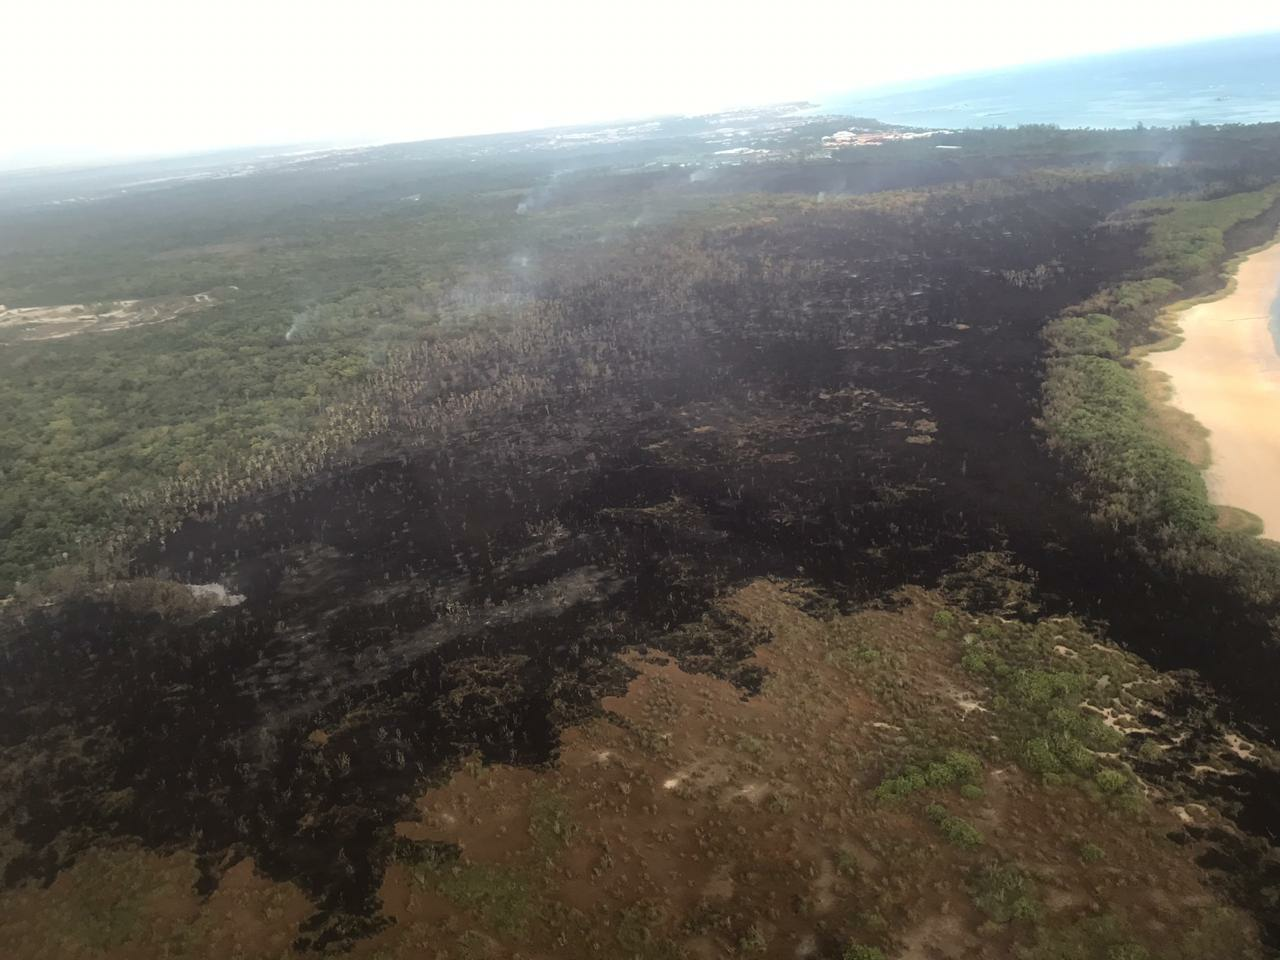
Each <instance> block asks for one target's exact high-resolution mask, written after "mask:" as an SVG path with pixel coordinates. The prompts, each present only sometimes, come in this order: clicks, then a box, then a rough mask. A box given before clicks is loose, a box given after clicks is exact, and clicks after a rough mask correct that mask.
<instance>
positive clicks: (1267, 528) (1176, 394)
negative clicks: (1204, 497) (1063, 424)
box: [1147, 243, 1280, 538]
mask: <svg viewBox="0 0 1280 960" xmlns="http://www.w3.org/2000/svg"><path fill="white" fill-rule="evenodd" d="M1277 296H1280V243H1275V244H1273V245H1272V246H1270V247H1268V248H1266V249H1265V250H1262V251H1260V252H1258V253H1255V254H1254V255H1253V256H1251V257H1249V258H1248V259H1247V260H1245V261H1244V262H1243V263H1242V264H1241V265H1240V268H1239V270H1238V271H1237V273H1236V288H1235V290H1234V291H1232V292H1231V293H1230V294H1229V295H1227V296H1225V297H1223V298H1222V299H1220V300H1214V301H1212V302H1210V303H1201V304H1196V305H1195V306H1192V307H1189V308H1187V309H1186V310H1184V311H1182V313H1181V314H1179V316H1178V317H1177V322H1178V324H1179V326H1180V327H1181V328H1182V333H1183V336H1184V338H1185V340H1184V342H1183V343H1182V345H1181V346H1179V347H1178V348H1177V349H1176V350H1171V351H1167V352H1164V353H1153V354H1150V355H1149V356H1148V357H1147V359H1148V361H1149V362H1150V363H1151V365H1152V367H1153V368H1155V369H1156V370H1158V371H1160V372H1162V373H1165V374H1167V375H1168V376H1169V378H1170V383H1171V385H1172V387H1173V397H1172V402H1173V404H1174V405H1175V406H1177V407H1179V408H1181V409H1183V410H1185V411H1187V412H1188V413H1190V414H1191V415H1192V416H1194V417H1195V418H1196V419H1197V420H1199V421H1200V422H1201V423H1202V424H1204V426H1205V427H1206V428H1207V429H1208V431H1209V447H1210V450H1211V452H1212V456H1213V462H1212V464H1211V465H1210V467H1209V469H1208V470H1207V471H1206V474H1205V478H1206V480H1207V481H1208V484H1209V496H1210V498H1211V499H1212V500H1213V501H1214V502H1215V503H1222V504H1226V505H1229V506H1233V507H1242V508H1243V509H1245V510H1248V511H1250V512H1251V513H1255V514H1257V515H1258V516H1259V517H1261V518H1262V522H1263V525H1264V535H1266V536H1268V537H1271V538H1280V355H1277V352H1276V345H1275V343H1274V341H1273V340H1272V337H1271V332H1270V329H1269V324H1270V314H1271V308H1272V304H1273V303H1274V302H1275V300H1276V298H1277Z"/></svg>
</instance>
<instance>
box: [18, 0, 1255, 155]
mask: <svg viewBox="0 0 1280 960" xmlns="http://www.w3.org/2000/svg"><path fill="white" fill-rule="evenodd" d="M6 7H7V9H6V12H5V13H4V15H3V20H2V21H0V22H2V25H3V33H4V37H5V43H4V51H5V52H4V60H5V67H6V69H5V74H6V80H5V84H4V92H3V94H0V96H2V97H3V101H0V165H8V166H13V165H15V164H16V163H20V162H49V161H55V162H56V161H69V160H75V159H91V158H98V157H104V156H129V155H134V156H136V155H145V154H152V153H161V152H177V151H183V150H196V149H206V148H212V147H219V146H232V145H247V144H262V143H288V142H299V141H333V140H344V141H367V140H380V139H382V140H385V139H411V138H416V137H426V136H439V135H449V134H459V133H473V132H481V131H486V130H501V129H523V128H529V127H537V126H544V125H548V124H556V123H570V122H580V121H590V120H604V119H609V118H615V117H627V116H639V115H647V114H653V113H660V112H669V111H680V112H694V111H699V110H710V109H717V108H721V107H728V106H734V105H741V104H748V103H759V102H764V101H776V100H781V99H798V98H805V97H811V96H814V95H815V94H817V93H820V92H824V91H837V90H849V89H854V88H857V87H861V86H868V85H875V84H879V83H886V82H892V81H897V80H902V79H909V78H913V77H920V76H929V75H935V74H940V73H951V72H959V71H964V70H970V69H977V68H982V67H989V66H999V65H1006V64H1013V63H1024V62H1030V61H1034V60H1040V59H1046V58H1051V57H1058V56H1066V55H1071V54H1076V53H1087V52H1097V51H1101V50H1113V49H1123V48H1129V47H1138V46H1149V45H1155V44H1162V43H1173V42H1178V41H1182V40H1189V39H1197V38H1199V37H1202V36H1209V35H1213V36H1225V35H1232V34H1239V33H1249V32H1260V31H1262V30H1267V29H1280V4H1277V3H1275V2H1274V0H1237V2H1235V3H1233V4H1229V5H1226V6H1224V7H1221V8H1214V9H1213V10H1212V12H1211V17H1208V16H1206V13H1205V9H1206V8H1205V6H1204V4H1203V2H1202V0H1200V2H1196V3H1192V2H1190V0H1164V2H1162V3H1160V4H1159V5H1156V4H1153V3H1151V2H1149V0H1142V2H1125V0H1075V2H1072V3H1070V4H1029V3H1026V2H1025V0H972V2H969V3H958V2H955V0H947V2H936V3H935V2H889V0H885V2H877V3H875V4H871V5H867V4H857V3H856V2H854V0H777V2H770V3H753V2H749V0H643V2H635V0H632V2H630V3H626V4H621V3H611V2H607V0H553V2H546V3H537V2H533V0H526V2H493V0H471V2H468V0H449V2H417V3H412V2H402V0H349V2H334V0H308V2H297V0H202V2H192V0H161V2H154V0H42V2H40V3H23V2H21V0H8V3H7V4H6ZM1157 11H1158V12H1157Z"/></svg>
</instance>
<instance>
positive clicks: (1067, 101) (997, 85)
mask: <svg viewBox="0 0 1280 960" xmlns="http://www.w3.org/2000/svg"><path fill="white" fill-rule="evenodd" d="M820 110H821V111H822V112H831V113H844V114H851V115H854V116H862V117H874V118H876V119H877V120H883V121H886V122H889V123H901V124H907V125H910V126H922V127H941V128H958V127H997V126H1017V125H1018V124H1024V123H1053V124H1057V125H1058V126H1062V127H1117V128H1126V127H1133V126H1136V125H1137V124H1139V123H1143V124H1146V125H1147V126H1178V125H1182V124H1185V123H1189V122H1190V121H1192V120H1197V121H1199V122H1200V123H1255V122H1259V121H1280V34H1267V35H1263V36H1255V37H1247V38H1237V39H1231V40H1216V41H1210V42H1205V43H1199V44H1194V45H1191V46H1183V47H1163V48H1158V49H1155V50H1144V51H1139V52H1136V53H1132V52H1131V53H1122V54H1106V55H1100V56H1094V57H1086V58H1082V59H1077V60H1064V61H1057V62H1053V63H1046V64H1036V65H1034V66H1029V67H1020V68H1016V69H1011V70H1004V71H1000V72H996V73H983V74H969V75H966V76H957V77H947V78H942V79H935V80H928V81H921V82H917V83H913V84H908V85H901V86H896V87H886V88H882V89H879V90H868V91H862V92H855V93H848V94H840V95H838V96H834V97H830V98H826V99H824V101H823V102H822V103H821V105H820Z"/></svg>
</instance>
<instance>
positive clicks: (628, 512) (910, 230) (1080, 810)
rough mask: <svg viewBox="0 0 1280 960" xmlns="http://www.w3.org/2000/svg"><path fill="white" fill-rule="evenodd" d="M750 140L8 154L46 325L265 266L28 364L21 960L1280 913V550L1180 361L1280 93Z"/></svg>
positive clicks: (875, 934) (987, 940)
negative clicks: (97, 162)
mask: <svg viewBox="0 0 1280 960" xmlns="http://www.w3.org/2000/svg"><path fill="white" fill-rule="evenodd" d="M731 120H732V122H730V118H714V117H711V118H695V119H692V120H679V121H678V120H671V121H665V122H663V123H660V124H658V125H657V127H656V128H646V129H644V130H638V129H637V130H630V128H627V129H621V128H620V130H613V129H610V130H609V131H605V132H603V133H601V132H599V131H596V132H595V133H593V134H591V135H590V136H587V135H586V134H585V133H584V132H583V131H578V132H577V133H575V135H574V137H573V138H572V139H569V138H568V137H567V136H566V135H564V133H563V132H560V133H556V132H551V133H547V134H528V135H521V136H512V137H499V138H469V139H464V140H458V141H449V142H442V143H437V144H426V145H421V144H420V145H401V146H396V147H388V148H378V149H375V150H369V151H355V152H338V153H334V154H325V155H320V156H317V157H311V158H306V159H304V160H299V161H289V162H282V163H279V164H276V165H271V164H267V165H266V166H265V167H264V168H263V169H261V170H257V171H256V172H252V173H248V174H245V175H237V176H226V177H221V178H219V177H212V178H204V177H202V178H199V179H195V180H191V181H178V182H176V183H172V184H169V185H167V186H162V187H154V188H152V187H148V188H146V189H133V188H121V189H119V190H111V191H106V192H103V193H101V194H92V196H89V195H88V194H85V196H86V197H87V199H81V200H76V201H75V202H66V203H59V204H57V205H53V204H52V203H51V200H50V198H53V199H57V198H58V193H57V191H56V190H54V186H56V183H55V184H54V186H48V187H46V188H41V189H47V190H48V191H51V192H50V193H49V194H48V196H44V195H39V196H37V195H36V194H33V193H30V192H28V193H27V194H26V195H25V196H26V199H25V200H24V199H22V198H21V197H19V196H18V194H16V193H12V192H5V191H0V219H3V221H4V223H5V226H6V227H13V228H14V229H6V230H5V231H4V232H3V233H0V236H3V237H5V238H11V237H15V236H21V237H22V238H23V239H22V241H21V242H17V241H14V240H11V239H5V240H3V241H0V301H3V302H4V303H6V304H7V306H8V308H9V309H11V310H12V309H25V308H28V307H46V308H48V307H54V306H58V305H62V306H67V305H76V306H77V307H80V306H86V305H93V304H102V305H107V306H109V305H111V304H113V303H117V302H123V301H129V300H138V301H146V300H148V299H149V298H181V297H193V296H194V295H195V294H196V293H198V292H201V291H215V290H216V291H219V295H218V296H217V297H214V298H211V300H210V302H208V303H204V302H203V301H202V305H201V307H200V309H199V310H195V309H192V310H187V311H184V312H181V313H179V314H177V315H174V316H172V317H168V318H166V319H165V320H164V321H163V322H156V323H152V324H143V325H131V326H129V325H127V326H124V327H121V328H119V329H105V328H100V327H99V326H98V325H97V324H87V325H86V326H85V327H84V329H82V330H80V332H77V333H76V334H75V335H73V336H67V337H60V338H54V339H43V340H42V339H30V338H27V337H26V336H23V337H21V338H15V339H13V340H6V341H5V342H4V343H3V345H2V346H0V403H3V404H4V408H5V410H6V414H7V416H6V419H5V421H4V422H3V423H2V424H0V471H3V475H2V478H3V480H4V483H3V485H0V534H3V546H2V548H0V581H2V582H3V589H4V590H5V591H6V592H7V593H9V594H10V597H9V598H7V601H6V603H5V605H4V606H3V608H2V609H0V657H2V658H3V660H2V662H3V666H4V670H5V678H6V679H5V683H4V684H3V685H0V731H3V734H2V736H0V870H2V871H3V883H4V886H3V890H0V954H4V955H5V956H9V955H12V956H21V957H27V956H32V957H40V956H51V957H52V956H57V957H64V956H66V957H84V958H113V960H115V958H121V960H123V958H126V957H127V958H129V960H134V958H147V957H157V958H159V957H186V956H191V957H198V956H206V955H207V956H235V955H239V956H245V957H279V956H284V955H290V954H295V955H303V956H305V955H308V954H312V955H314V954H316V953H320V952H344V951H345V952H350V953H351V955H353V956H368V957H384V958H386V957H390V958H395V957H417V956H423V955H427V956H432V955H435V956H440V957H457V958H462V957H482V956H610V955H617V956H628V957H653V958H675V957H690V958H695V957H708V956H769V957H774V956H777V957H782V956H788V957H791V956H796V955H803V956H818V957H830V958H837V957H852V958H857V960H874V958H877V957H884V958H894V957H910V956H930V955H935V954H936V955H940V956H953V957H962V956H977V955H982V954H983V953H984V952H985V953H987V954H989V955H992V956H1011V957H1023V958H1043V960H1052V958H1064V960H1065V958H1094V957H1099V958H1103V957H1105V958H1107V960H1117V958H1130V960H1133V958H1140V957H1143V956H1149V957H1157V956H1158V957H1170V958H1175V960H1197V958H1209V957H1217V956H1222V955H1223V951H1224V950H1226V951H1227V953H1228V955H1231V956H1238V957H1245V958H1248V957H1251V956H1260V955H1263V953H1264V951H1266V950H1268V949H1274V948H1275V947H1276V945H1277V944H1280V910H1278V909H1277V906H1276V904H1275V902H1274V900H1273V897H1272V896H1271V891H1272V890H1274V889H1276V888H1277V883H1278V882H1280V881H1278V880H1277V877H1278V876H1280V866H1277V864H1280V856H1278V851H1277V850H1276V848H1275V847H1274V846H1273V843H1272V840H1271V838H1272V837H1273V836H1275V835H1277V832H1278V831H1280V824H1277V823H1275V822H1274V815H1273V813H1272V807H1271V806H1270V805H1269V804H1268V803H1267V801H1266V798H1267V797H1269V796H1274V795H1275V791H1276V790H1277V789H1280V780H1278V779H1277V778H1278V775H1280V766H1277V764H1276V763H1275V754H1273V753H1272V751H1271V750H1270V748H1269V747H1268V746H1267V744H1268V743H1269V742H1271V740H1272V739H1273V734H1274V731H1275V730H1276V729H1277V728H1278V727H1280V714H1278V713H1277V709H1276V704H1275V698H1274V695H1273V685H1272V684H1271V683H1270V682H1269V678H1270V677H1273V676H1274V675H1275V669H1276V668H1277V667H1280V663H1277V660H1278V659H1280V654H1278V653H1277V650H1280V647H1278V646H1277V645H1276V643H1275V640H1276V635H1277V634H1276V630H1277V624H1280V606H1278V605H1277V597H1278V596H1280V587H1278V586H1277V584H1278V583H1280V569H1277V566H1276V563H1277V560H1276V555H1275V554H1273V553H1270V552H1269V551H1268V548H1267V547H1266V546H1265V545H1263V544H1261V543H1259V542H1257V541H1255V540H1253V539H1251V538H1250V537H1249V536H1248V535H1247V528H1246V526H1245V525H1244V524H1243V522H1242V523H1238V524H1236V525H1235V526H1236V528H1237V529H1236V530H1235V531H1234V532H1232V531H1231V530H1223V529H1221V528H1220V525H1219V524H1218V523H1217V522H1216V520H1217V515H1216V514H1215V511H1213V510H1212V509H1211V508H1210V507H1209V505H1208V503H1207V500H1206V498H1205V494H1204V488H1203V484H1202V483H1201V481H1200V478H1199V475H1198V473H1197V472H1196V471H1195V469H1194V468H1193V467H1192V466H1191V465H1190V464H1188V463H1186V462H1185V461H1184V460H1183V459H1181V458H1180V457H1179V456H1178V455H1177V453H1176V452H1175V451H1174V450H1173V449H1172V448H1170V447H1169V446H1168V445H1167V444H1166V443H1165V441H1164V440H1163V439H1162V437H1161V435H1160V434H1159V433H1158V432H1157V431H1156V429H1155V428H1154V426H1153V417H1152V409H1151V407H1150V401H1149V399H1148V398H1147V396H1146V394H1145V393H1144V392H1143V390H1142V387H1141V385H1140V383H1139V381H1138V380H1137V379H1136V378H1135V376H1134V372H1133V369H1132V364H1133V361H1132V360H1131V359H1130V354H1131V351H1132V350H1133V349H1134V348H1135V347H1142V346H1144V345H1149V344H1151V343H1154V342H1156V341H1157V340H1158V339H1159V337H1160V336H1161V331H1160V329H1159V317H1160V313H1161V310H1162V309H1164V308H1165V307H1166V306H1167V305H1168V304H1169V303H1171V302H1173V301H1174V300H1175V299H1177V298H1180V297H1188V296H1200V295H1205V294H1207V293H1209V292H1211V291H1212V290H1213V289H1214V286H1215V284H1216V283H1217V282H1218V277H1217V271H1218V270H1219V269H1220V267H1221V264H1222V262H1223V261H1224V260H1225V259H1226V258H1229V257H1231V256H1234V255H1237V254H1238V253H1239V252H1240V251H1242V250H1245V249H1247V248H1249V247H1251V246H1254V245H1256V244H1258V243H1260V242H1261V241H1262V240H1263V239H1265V237H1266V236H1267V235H1268V231H1271V232H1274V229H1275V227H1276V224H1277V221H1280V206H1278V205H1277V203H1276V201H1277V199H1280V191H1278V189H1277V188H1276V187H1274V186H1272V185H1273V184H1275V183H1276V182H1277V181H1280V126H1275V125H1261V126H1255V127H1223V128H1212V127H1193V128H1187V129H1184V130H1172V131H1159V130H1132V131H1113V132H1101V131H1059V130H1055V129H1053V128H1047V127H1034V128H1020V129H1018V130H991V131H973V132H960V133H942V132H937V133H935V134H934V136H932V137H921V138H918V139H912V140H905V141H900V142H891V143H886V144H885V145H883V146H881V147H876V148H874V149H864V148H843V149H838V148H830V147H824V146H823V141H822V137H823V136H824V135H825V134H827V133H830V132H831V131H832V130H833V129H840V128H841V127H842V126H846V125H857V123H856V122H855V121H853V120H851V119H849V118H813V117H807V116H806V117H794V116H790V115H788V114H786V113H785V112H783V113H779V114H767V115H763V116H761V117H756V118H754V119H744V118H741V117H735V118H731ZM864 125H866V126H872V125H871V124H866V123H864ZM743 128H749V129H748V133H746V134H743V133H741V132H735V131H740V130H741V129H743ZM725 131H729V132H728V133H726V132H725ZM579 134H583V136H579ZM597 134H598V136H597ZM593 136H596V137H597V139H595V140H592V137H593ZM939 145H941V146H947V147H953V148H958V149H949V150H943V151H939V150H937V146H939ZM740 146H749V147H750V148H751V149H753V150H757V151H759V152H758V153H752V154H750V155H747V154H728V155H726V154H723V153H720V152H719V151H723V150H726V149H737V148H738V147H740ZM1171 157H1176V158H1177V159H1176V160H1175V161H1171V160H1170V158H1171ZM65 176H67V177H70V176H72V175H71V174H66V175H65ZM77 176H81V175H77ZM83 176H88V175H87V174H85V175H83ZM57 182H58V183H61V182H63V181H57ZM77 182H78V181H77ZM31 189H32V190H34V189H35V188H34V187H33V188H31ZM86 189H87V188H82V187H81V186H77V188H76V191H77V195H78V194H81V193H84V191H85V190H86ZM64 199H65V198H64ZM47 201H49V202H47ZM232 288H234V289H232ZM174 302H177V301H174ZM105 312H106V313H110V312H111V311H109V310H107V311H105ZM94 315H95V316H97V314H94ZM101 877H108V878H110V880H111V882H109V883H103V882H99V878H101Z"/></svg>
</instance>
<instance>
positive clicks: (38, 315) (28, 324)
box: [0, 287, 235, 345]
mask: <svg viewBox="0 0 1280 960" xmlns="http://www.w3.org/2000/svg"><path fill="white" fill-rule="evenodd" d="M234 290H235V287H224V288H220V289H218V290H206V291H203V292H201V293H194V294H191V295H190V296H170V297H148V298H146V299H142V300H110V301H104V302H102V303H94V304H89V303H63V304H57V305H55V306H48V307H6V306H5V305H4V304H0V345H3V344H5V343H17V342H22V341H30V340H62V339H65V338H67V337H73V336H76V335H77V334H81V333H109V332H111V331H113V330H124V329H127V328H129V327H140V326H147V325H149V324H153V323H167V322H168V321H170V320H173V319H175V318H176V317H179V316H182V315H183V314H186V313H191V312H193V311H196V310H202V309H204V308H206V307H210V306H212V305H213V304H214V303H217V302H218V301H220V300H222V299H224V298H225V294H226V293H227V292H228V291H234Z"/></svg>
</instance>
